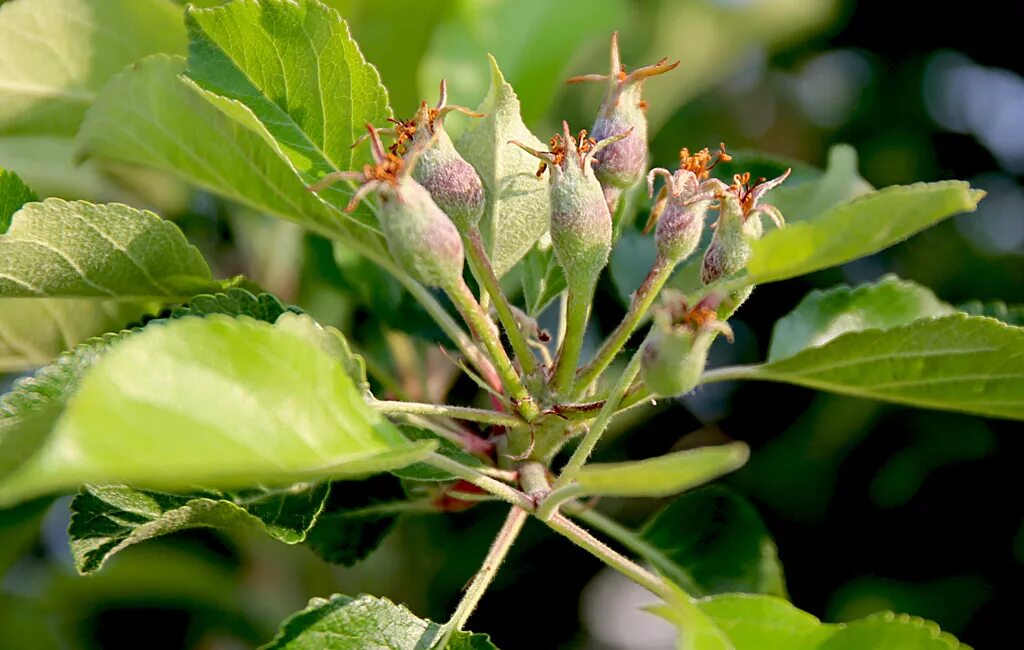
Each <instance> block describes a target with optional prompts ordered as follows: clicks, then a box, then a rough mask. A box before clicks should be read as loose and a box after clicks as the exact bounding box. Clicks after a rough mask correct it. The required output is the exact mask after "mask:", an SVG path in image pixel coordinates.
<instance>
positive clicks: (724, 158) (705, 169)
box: [679, 142, 732, 181]
mask: <svg viewBox="0 0 1024 650" xmlns="http://www.w3.org/2000/svg"><path fill="white" fill-rule="evenodd" d="M730 160H732V156H730V155H729V154H728V153H727V152H726V151H725V143H724V142H721V143H719V145H718V151H716V152H715V153H711V150H710V149H708V148H707V147H704V148H703V149H701V150H700V151H698V152H697V153H695V154H692V155H691V154H690V150H689V149H687V148H686V147H683V148H682V149H680V150H679V167H680V168H682V169H685V170H687V171H689V172H691V173H693V175H694V176H696V177H697V180H698V181H703V180H707V179H708V178H709V177H710V176H711V170H712V169H714V168H715V167H716V166H717V165H718V163H721V162H729V161H730Z"/></svg>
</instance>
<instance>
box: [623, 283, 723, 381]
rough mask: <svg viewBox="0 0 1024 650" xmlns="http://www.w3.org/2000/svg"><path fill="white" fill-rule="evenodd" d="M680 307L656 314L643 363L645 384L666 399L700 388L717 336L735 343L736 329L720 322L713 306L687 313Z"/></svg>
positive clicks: (642, 374) (697, 308) (702, 307)
mask: <svg viewBox="0 0 1024 650" xmlns="http://www.w3.org/2000/svg"><path fill="white" fill-rule="evenodd" d="M679 306H681V307H682V309H681V310H680V309H673V308H668V309H665V310H661V311H659V312H657V313H656V314H655V323H654V329H653V331H652V332H651V336H650V337H649V338H648V339H647V341H646V342H645V343H644V347H643V353H642V354H643V356H642V358H641V361H640V376H641V378H642V379H643V382H644V385H645V386H647V388H648V389H649V390H650V391H651V392H653V393H655V394H656V395H661V396H664V397H674V396H676V395H682V394H683V393H688V392H690V391H691V390H693V389H694V388H695V387H696V386H697V384H698V383H699V382H700V376H701V374H702V373H703V372H704V366H705V365H706V364H707V359H708V350H709V349H710V347H711V343H712V341H714V339H715V334H716V333H718V332H721V333H724V334H725V336H726V337H727V338H728V339H729V340H730V341H731V340H732V330H731V329H730V328H729V326H728V325H727V324H726V323H722V322H719V321H718V320H717V318H716V315H715V310H714V309H713V308H712V307H710V306H708V305H704V304H700V305H698V306H697V307H695V308H694V309H692V310H688V311H687V310H686V307H685V303H682V302H679ZM680 311H681V312H682V313H680Z"/></svg>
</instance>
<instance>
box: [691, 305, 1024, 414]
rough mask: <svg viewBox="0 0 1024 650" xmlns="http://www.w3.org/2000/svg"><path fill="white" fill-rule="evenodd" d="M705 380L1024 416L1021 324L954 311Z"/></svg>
mask: <svg viewBox="0 0 1024 650" xmlns="http://www.w3.org/2000/svg"><path fill="white" fill-rule="evenodd" d="M705 378H706V380H707V381H717V380H723V379H760V380H765V381H780V382H785V383H790V384H797V385H800V386H806V387H808V388H815V389H818V390H826V391H832V392H836V393H842V394H845V395H852V396H855V397H866V398H870V399H877V400H882V401H887V402H896V403H899V404H908V405H911V406H920V407H923V408H936V409H946V410H951V411H962V412H965V413H973V414H976V415H988V416H993V417H1002V418H1011V419H1018V420H1019V419H1024V328H1020V327H1011V326H1009V325H1006V324H1004V323H1001V322H999V321H997V320H994V319H991V318H984V317H977V316H967V315H964V314H952V315H948V316H942V317H939V318H926V319H922V320H917V321H914V322H913V323H909V324H907V325H902V326H899V327H894V328H891V329H887V330H865V331H862V332H850V333H847V334H844V335H842V336H840V337H838V338H836V339H834V340H832V341H830V342H829V343H827V344H825V345H823V346H821V347H818V348H809V349H806V350H804V351H802V352H799V353H797V354H795V355H793V356H791V357H788V358H786V359H781V360H779V361H773V362H771V363H766V364H763V365H754V366H738V367H734V368H723V369H720V370H712V371H710V372H708V373H707V374H706V375H705Z"/></svg>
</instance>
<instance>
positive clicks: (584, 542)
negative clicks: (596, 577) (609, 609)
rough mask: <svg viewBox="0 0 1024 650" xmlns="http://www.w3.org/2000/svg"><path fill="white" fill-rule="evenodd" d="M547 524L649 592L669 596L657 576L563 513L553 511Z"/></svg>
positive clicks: (664, 596)
mask: <svg viewBox="0 0 1024 650" xmlns="http://www.w3.org/2000/svg"><path fill="white" fill-rule="evenodd" d="M546 523H547V525H548V526H550V527H551V528H552V530H555V531H556V532H558V533H560V534H562V535H564V536H565V537H567V538H569V539H570V540H572V541H573V542H574V543H575V544H576V545H577V546H579V547H580V548H582V549H584V550H585V551H587V552H588V553H590V554H591V555H593V556H594V557H596V558H597V559H599V560H601V561H602V562H604V563H605V564H607V565H608V566H610V567H611V568H613V569H615V570H616V571H618V572H619V573H621V574H622V575H624V576H626V577H627V578H629V579H630V580H632V581H634V582H636V583H637V584H639V585H641V586H643V587H646V588H647V589H649V590H650V591H651V592H653V593H654V594H655V595H657V596H661V597H662V598H666V599H667V598H669V597H670V596H671V593H672V592H671V589H670V588H669V586H668V585H667V584H665V582H664V581H662V580H661V579H660V578H658V576H656V575H654V574H653V573H651V572H650V571H648V570H647V569H645V568H643V567H642V566H640V565H639V564H636V563H635V562H633V561H632V560H630V559H629V558H627V557H625V556H623V555H621V554H620V553H618V552H617V551H615V550H614V549H613V548H611V547H610V546H608V545H607V544H605V543H604V542H602V541H601V540H599V539H597V538H596V537H594V536H593V535H591V534H590V533H589V532H587V531H586V530H585V529H583V528H581V527H579V526H577V525H576V524H575V523H573V522H572V521H569V520H568V519H566V518H565V515H562V514H559V513H555V514H554V515H552V516H551V519H549V520H548V521H547V522H546Z"/></svg>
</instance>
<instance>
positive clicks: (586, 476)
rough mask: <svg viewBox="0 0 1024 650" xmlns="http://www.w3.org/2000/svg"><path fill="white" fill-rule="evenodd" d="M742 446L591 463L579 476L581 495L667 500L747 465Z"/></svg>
mask: <svg viewBox="0 0 1024 650" xmlns="http://www.w3.org/2000/svg"><path fill="white" fill-rule="evenodd" d="M749 457H750V449H749V448H748V447H747V445H745V444H744V443H742V442H733V443H729V444H725V445H716V446H712V447H701V448H699V449H690V450H687V451H679V452H675V453H672V454H665V455H663V456H658V457H656V458H648V459H646V460H638V461H627V462H621V463H591V464H589V465H584V466H583V467H582V468H581V469H580V471H579V472H578V473H577V474H576V479H575V483H576V484H577V485H578V487H579V491H580V492H581V493H582V494H587V495H603V496H616V497H665V496H670V495H673V494H678V493H680V492H682V491H683V490H688V489H690V488H693V487H696V486H698V485H701V484H702V483H707V482H708V481H712V480H714V479H716V478H718V477H719V476H722V475H723V474H728V473H729V472H732V471H735V470H737V469H739V468H740V467H742V466H743V464H744V463H746V462H747V458H749Z"/></svg>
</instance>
